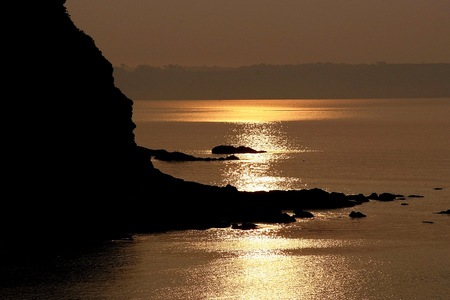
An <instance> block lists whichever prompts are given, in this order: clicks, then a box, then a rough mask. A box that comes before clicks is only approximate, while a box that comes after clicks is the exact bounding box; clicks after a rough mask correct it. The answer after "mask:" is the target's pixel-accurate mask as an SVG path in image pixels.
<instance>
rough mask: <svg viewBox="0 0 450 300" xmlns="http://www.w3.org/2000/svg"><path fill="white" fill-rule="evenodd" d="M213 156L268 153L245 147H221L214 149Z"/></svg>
mask: <svg viewBox="0 0 450 300" xmlns="http://www.w3.org/2000/svg"><path fill="white" fill-rule="evenodd" d="M212 153H213V154H235V153H266V151H258V150H255V149H252V148H250V147H245V146H239V147H234V146H229V145H220V146H216V147H214V148H213V149H212Z"/></svg>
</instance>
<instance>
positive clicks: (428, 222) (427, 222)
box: [422, 221, 434, 224]
mask: <svg viewBox="0 0 450 300" xmlns="http://www.w3.org/2000/svg"><path fill="white" fill-rule="evenodd" d="M422 223H425V224H434V222H433V221H422Z"/></svg>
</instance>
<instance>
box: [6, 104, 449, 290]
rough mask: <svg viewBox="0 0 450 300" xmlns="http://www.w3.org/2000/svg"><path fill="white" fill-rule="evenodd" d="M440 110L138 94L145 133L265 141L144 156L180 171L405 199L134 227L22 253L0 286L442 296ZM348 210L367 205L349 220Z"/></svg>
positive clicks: (165, 143) (169, 145)
mask: <svg viewBox="0 0 450 300" xmlns="http://www.w3.org/2000/svg"><path fill="white" fill-rule="evenodd" d="M449 114H450V100H449V99H407V100H401V99H396V100H297V101H296V100H289V101H285V100H283V101H279V100H278V101H276V102H275V101H187V102H158V101H156V102H154V101H152V102H144V101H136V103H135V112H134V120H135V122H136V123H137V125H138V127H137V129H136V139H137V142H138V143H139V144H141V145H143V146H146V147H149V148H154V149H157V148H165V149H167V150H170V151H174V150H179V151H183V152H186V153H189V154H193V155H197V156H211V154H210V149H211V148H212V147H213V146H216V145H219V144H235V145H240V144H243V145H246V146H251V147H254V148H257V149H261V150H267V151H268V152H267V153H265V154H258V155H241V156H240V158H241V160H240V161H226V162H189V163H164V162H158V161H154V164H155V166H156V167H158V168H160V169H161V170H162V171H164V172H167V173H170V174H172V175H175V176H177V177H180V178H184V179H187V180H194V181H198V182H203V183H208V184H217V185H226V184H232V185H235V186H237V187H238V188H239V189H241V190H266V189H297V188H313V187H319V188H323V189H326V190H329V191H341V192H346V193H365V194H367V193H371V192H393V193H401V194H405V196H406V199H405V200H402V201H395V202H388V203H384V202H373V201H372V202H369V203H365V204H363V205H361V206H359V207H356V208H350V209H337V210H330V211H312V212H313V213H314V215H315V218H314V219H307V220H298V222H296V223H292V224H284V225H279V224H273V225H268V224H259V225H260V229H258V230H251V231H240V230H232V229H230V228H225V229H210V230H205V231H182V232H168V233H163V234H155V235H136V236H134V237H133V240H126V241H112V242H111V243H108V244H106V245H103V246H102V247H99V248H95V249H92V251H89V252H83V253H82V254H78V255H73V256H70V257H67V256H66V257H58V258H53V259H49V260H47V261H45V262H41V263H32V262H27V260H26V257H24V260H23V263H22V264H18V265H16V266H15V267H14V268H9V269H8V270H3V272H2V274H6V276H5V275H3V278H2V283H1V284H0V287H1V288H0V298H2V299H34V298H38V299H447V298H448V295H449V294H450V288H449V287H448V283H449V282H450V255H449V249H450V235H449V232H450V217H449V216H448V215H441V214H434V212H438V211H441V210H446V209H449V208H450V207H449V206H450V118H448V116H449ZM436 188H439V189H436ZM410 194H419V195H423V196H424V197H423V198H415V197H407V196H408V195H410ZM212 201H214V200H212ZM401 204H408V205H401ZM352 209H356V210H358V211H361V212H363V213H365V214H366V215H367V218H364V219H357V220H352V219H350V218H349V217H348V214H349V212H350V211H351V210H352ZM167 214H168V215H170V212H167ZM30 252H32V249H30Z"/></svg>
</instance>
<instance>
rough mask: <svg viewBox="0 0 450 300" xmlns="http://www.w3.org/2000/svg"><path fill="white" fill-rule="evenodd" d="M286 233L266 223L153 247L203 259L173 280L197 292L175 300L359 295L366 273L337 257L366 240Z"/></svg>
mask: <svg viewBox="0 0 450 300" xmlns="http://www.w3.org/2000/svg"><path fill="white" fill-rule="evenodd" d="M282 228H283V227H282V226H281V227H280V225H269V224H261V228H260V229H258V230H249V231H241V230H230V229H212V230H209V231H208V234H205V235H204V234H203V233H201V232H198V231H189V232H185V233H184V234H183V237H182V236H181V235H180V234H179V233H173V234H171V235H169V236H166V237H169V238H170V239H171V240H172V241H173V242H175V243H168V244H161V241H159V243H158V244H154V246H156V247H161V245H164V247H165V251H166V252H167V251H168V252H171V253H174V252H178V253H179V256H180V255H181V256H186V255H187V256H193V257H196V256H198V257H202V258H203V260H202V261H198V262H196V261H193V260H192V259H191V260H190V261H189V263H190V265H189V267H188V268H185V269H184V271H183V273H176V274H174V275H172V278H173V277H175V279H174V280H176V282H177V284H178V285H179V284H180V283H181V280H186V283H185V284H187V285H192V286H195V287H196V289H195V290H192V289H191V290H190V291H189V294H186V290H184V294H174V293H177V291H175V290H174V289H171V291H170V295H171V296H174V295H177V296H176V297H174V298H173V299H182V298H183V297H185V298H183V299H317V298H320V299H323V298H330V299H331V298H333V299H345V298H346V295H348V294H350V295H351V294H353V295H354V294H356V293H357V289H358V288H359V287H360V285H361V283H362V282H363V281H364V274H365V273H364V270H357V269H355V268H354V267H352V261H354V260H355V257H354V256H353V258H352V259H351V260H352V261H351V260H350V259H349V258H348V257H346V256H343V255H336V254H335V253H339V249H343V248H345V247H347V248H349V247H350V248H352V247H358V246H360V243H361V241H348V240H345V241H344V240H336V239H304V238H292V237H291V238H288V237H284V236H283V235H280V230H282ZM203 235H204V238H201V237H202V236H203ZM188 236H189V238H187V237H188ZM151 238H153V237H151ZM186 238H187V239H186ZM189 241H192V242H189ZM167 247H169V248H167ZM149 251H154V249H152V250H150V249H149ZM181 253H183V254H181ZM217 255H218V256H217ZM376 263H378V264H379V263H380V262H379V261H378V262H376ZM167 271H169V272H177V270H171V269H168V270H167ZM166 275H170V273H168V274H166ZM160 292H161V291H160ZM180 292H181V291H180ZM166 296H167V294H166ZM158 299H159V298H158ZM161 299H162V298H161Z"/></svg>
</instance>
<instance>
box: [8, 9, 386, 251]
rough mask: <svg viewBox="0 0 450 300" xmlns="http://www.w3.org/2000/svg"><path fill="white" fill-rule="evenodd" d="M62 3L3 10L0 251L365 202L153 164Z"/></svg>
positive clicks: (105, 67)
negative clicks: (6, 26) (11, 23)
mask: <svg viewBox="0 0 450 300" xmlns="http://www.w3.org/2000/svg"><path fill="white" fill-rule="evenodd" d="M64 2H65V0H52V1H50V0H49V1H20V2H14V3H15V4H17V7H16V8H14V7H13V8H12V11H11V12H12V13H13V14H15V15H16V16H17V19H15V18H13V17H11V18H12V19H14V20H20V26H19V27H15V28H14V29H12V30H15V31H13V34H12V35H8V36H7V38H10V37H11V36H12V37H13V38H11V39H10V40H7V41H6V42H5V45H7V48H8V50H9V52H8V53H11V56H9V57H8V62H12V65H13V67H11V68H10V69H9V70H8V71H9V73H8V75H9V76H8V80H9V82H8V84H6V85H5V89H6V90H5V91H4V95H7V97H8V99H6V100H5V104H6V105H7V106H6V108H5V115H8V116H9V117H10V119H7V120H8V121H9V123H8V124H7V125H8V126H7V127H5V129H6V131H7V132H6V134H5V135H3V142H4V143H3V145H4V146H3V148H2V150H3V157H4V158H5V159H4V161H5V163H4V165H3V166H2V171H3V177H2V178H3V180H4V181H3V187H4V188H3V191H2V192H3V196H2V199H1V201H2V202H1V204H2V206H1V213H2V216H1V218H0V234H1V237H2V247H1V249H0V251H2V252H3V251H8V250H10V249H13V251H12V252H11V251H9V253H18V255H19V256H20V255H26V256H30V255H33V254H36V253H39V251H43V252H45V253H47V252H48V251H52V252H54V251H59V250H65V249H68V248H73V247H77V246H79V245H84V244H90V243H93V242H96V241H104V240H107V239H112V238H118V237H122V236H125V235H127V234H132V233H137V232H158V231H166V230H178V229H194V228H195V229H203V228H210V227H224V226H225V227H226V226H231V222H235V223H244V222H292V221H295V219H294V218H293V217H291V216H289V215H287V214H286V213H283V212H282V210H285V209H286V210H303V209H313V208H315V209H321V208H338V207H351V206H354V205H358V204H361V203H363V202H366V201H369V198H370V196H369V197H365V196H364V195H350V196H346V195H344V194H341V193H328V192H326V191H323V190H320V189H312V190H300V191H269V192H240V191H238V190H237V189H236V188H235V187H232V186H229V185H228V186H225V187H217V186H209V185H203V184H199V183H194V182H187V181H184V180H182V179H177V178H174V177H172V176H169V175H166V174H163V173H162V172H160V171H159V170H157V169H155V168H154V167H153V165H152V163H151V157H152V155H153V154H152V153H151V152H150V151H148V150H146V149H145V148H143V147H139V146H137V145H136V143H135V140H134V134H133V130H134V128H135V124H134V123H133V121H132V104H133V102H132V101H131V100H130V99H129V98H127V97H126V96H125V95H124V94H123V93H122V92H121V91H120V90H119V89H118V88H117V87H116V86H115V84H114V79H113V76H112V74H113V68H112V66H111V64H110V63H109V62H108V61H107V60H106V59H105V58H104V57H103V55H102V53H101V52H100V50H98V49H97V47H96V46H95V44H94V41H93V40H92V39H91V38H90V37H89V36H87V35H86V34H85V33H84V32H83V31H81V30H79V29H78V28H77V27H76V26H75V25H74V24H73V23H72V21H71V19H70V17H69V15H68V14H67V12H66V9H65V7H64ZM9 66H11V64H8V67H9ZM250 69H251V68H250ZM42 70H45V72H42ZM158 72H159V71H158ZM252 72H253V71H252ZM169 73H170V72H169ZM157 77H158V78H160V77H161V78H160V80H164V76H163V75H161V74H160V76H157ZM158 98H160V97H158ZM175 155H176V156H179V154H175ZM184 158H186V156H184ZM375 196H376V197H377V198H379V197H378V195H376V194H372V195H371V197H375ZM394 198H395V197H394ZM5 257H6V256H5ZM20 257H23V256H20Z"/></svg>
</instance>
